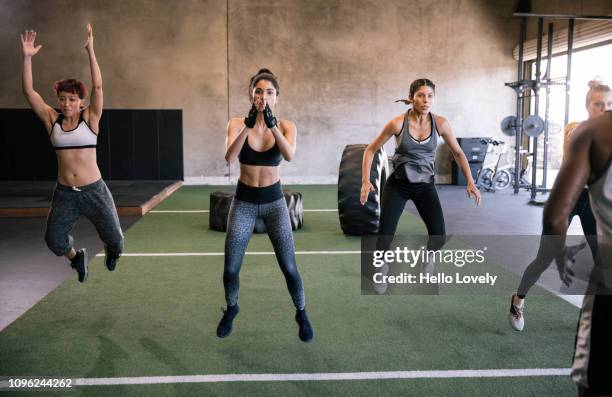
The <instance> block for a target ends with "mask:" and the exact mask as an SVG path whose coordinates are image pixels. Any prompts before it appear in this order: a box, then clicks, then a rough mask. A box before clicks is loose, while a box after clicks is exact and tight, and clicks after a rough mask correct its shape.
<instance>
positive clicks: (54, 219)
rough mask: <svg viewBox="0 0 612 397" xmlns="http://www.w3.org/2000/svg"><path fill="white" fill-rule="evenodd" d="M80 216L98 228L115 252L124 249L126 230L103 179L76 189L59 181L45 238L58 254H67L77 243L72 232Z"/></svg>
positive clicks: (48, 218) (109, 247)
mask: <svg viewBox="0 0 612 397" xmlns="http://www.w3.org/2000/svg"><path fill="white" fill-rule="evenodd" d="M81 215H84V216H85V217H86V218H87V219H89V220H90V221H91V223H93V224H94V226H95V227H96V231H97V232H98V235H99V236H100V239H101V240H102V241H103V242H104V244H106V246H107V247H108V249H110V250H111V251H113V252H114V253H116V254H121V252H122V251H123V232H122V231H121V225H120V224H119V216H118V215H117V209H116V208H115V202H114V201H113V196H112V195H111V192H110V191H109V190H108V187H107V186H106V183H104V181H103V180H102V179H99V180H98V181H96V182H94V183H91V184H89V185H85V186H79V187H77V188H73V187H70V186H65V185H62V184H60V183H58V184H57V185H56V187H55V191H54V192H53V200H52V201H51V210H50V211H49V216H48V217H47V230H46V232H45V241H46V242H47V246H48V247H49V249H50V250H51V251H53V253H54V254H55V255H57V256H62V255H66V254H67V253H68V252H69V251H70V249H71V248H72V246H73V244H74V239H73V238H72V236H71V235H70V233H71V232H72V228H73V227H74V225H75V223H76V222H77V220H78V219H79V217H80V216H81Z"/></svg>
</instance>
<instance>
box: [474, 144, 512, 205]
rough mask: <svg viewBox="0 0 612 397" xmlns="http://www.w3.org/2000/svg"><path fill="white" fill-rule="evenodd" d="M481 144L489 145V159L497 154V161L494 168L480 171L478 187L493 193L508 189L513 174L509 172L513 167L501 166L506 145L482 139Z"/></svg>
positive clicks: (484, 168) (489, 167) (487, 151)
mask: <svg viewBox="0 0 612 397" xmlns="http://www.w3.org/2000/svg"><path fill="white" fill-rule="evenodd" d="M481 143H482V144H484V145H487V150H486V153H487V157H488V156H489V154H497V159H496V161H495V163H494V164H493V165H492V166H488V167H483V168H481V169H480V170H479V171H478V175H477V178H476V187H478V188H479V189H484V190H486V191H487V192H493V193H494V192H495V191H497V190H503V189H505V188H507V187H508V186H510V183H511V182H512V174H511V173H510V170H509V169H510V168H511V166H510V165H505V166H503V167H500V166H499V163H500V162H501V158H502V156H503V155H504V154H505V153H506V150H505V149H506V143H505V142H504V141H496V140H493V139H482V140H481ZM498 147H499V149H498ZM483 164H484V161H483Z"/></svg>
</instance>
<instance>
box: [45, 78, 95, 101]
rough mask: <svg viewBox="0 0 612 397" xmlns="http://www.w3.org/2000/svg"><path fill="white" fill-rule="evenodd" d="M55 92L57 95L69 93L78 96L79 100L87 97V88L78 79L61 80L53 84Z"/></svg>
mask: <svg viewBox="0 0 612 397" xmlns="http://www.w3.org/2000/svg"><path fill="white" fill-rule="evenodd" d="M53 91H55V93H56V94H57V95H59V93H60V92H69V93H71V94H77V95H78V96H79V98H81V99H83V98H85V97H86V96H87V87H85V84H83V82H82V81H79V80H77V79H65V80H59V81H56V82H55V83H53Z"/></svg>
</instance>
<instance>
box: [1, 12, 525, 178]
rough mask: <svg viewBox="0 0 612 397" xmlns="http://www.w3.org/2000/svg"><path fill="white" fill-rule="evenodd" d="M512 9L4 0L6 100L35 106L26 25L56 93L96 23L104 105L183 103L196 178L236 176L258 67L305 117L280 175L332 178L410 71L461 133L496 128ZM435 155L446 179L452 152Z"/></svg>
mask: <svg viewBox="0 0 612 397" xmlns="http://www.w3.org/2000/svg"><path fill="white" fill-rule="evenodd" d="M513 7H514V4H513V2H508V1H506V0H494V1H488V0H449V1H434V0H385V1H376V0H338V1H332V0H311V1H304V0H228V1H225V0H178V1H176V2H169V1H164V0H130V1H125V2H116V1H112V2H111V1H102V0H81V1H78V2H75V1H72V0H70V1H68V0H23V1H14V0H0V18H1V20H2V21H3V24H2V25H0V49H1V53H2V54H3V60H4V62H2V63H1V64H0V82H1V83H2V87H3V90H2V92H0V107H26V106H27V104H26V102H25V100H24V99H23V97H22V95H21V92H20V82H19V70H20V65H21V54H20V43H19V38H18V33H19V32H20V31H21V30H23V29H26V28H33V29H36V30H37V31H38V32H39V35H38V41H39V42H40V43H41V44H43V49H42V50H41V52H40V53H39V54H38V55H37V56H36V57H35V58H34V77H35V86H36V88H37V89H38V90H39V91H40V92H41V93H42V94H43V96H44V97H45V99H46V100H47V101H49V102H53V101H54V97H53V95H52V92H51V90H50V88H49V87H50V86H51V84H52V82H53V81H55V80H57V79H59V78H63V77H68V76H75V77H77V78H81V79H84V80H85V81H87V82H88V81H89V72H88V69H87V57H86V54H85V52H84V51H83V50H82V49H81V45H82V43H83V42H84V39H85V33H84V26H85V24H86V22H87V21H92V23H93V25H94V32H95V40H96V41H95V44H96V51H97V55H98V58H99V62H100V65H101V68H102V72H103V76H104V84H105V85H104V88H105V107H106V108H180V109H183V117H184V125H183V128H184V142H185V143H184V144H185V148H184V153H185V175H186V177H188V178H189V179H190V180H196V181H197V180H200V181H213V182H224V181H227V180H228V179H227V178H226V176H227V174H228V167H227V166H226V164H225V162H224V160H223V140H224V136H225V126H226V123H227V119H228V116H235V115H243V114H245V113H246V112H247V111H248V109H249V103H248V96H247V86H248V80H249V77H250V76H251V75H252V74H253V73H254V72H256V71H257V70H258V69H259V68H260V67H268V68H270V69H271V70H272V71H273V72H275V73H276V74H277V75H278V76H279V79H280V84H281V96H280V104H279V108H278V111H277V113H278V115H279V116H280V117H283V118H287V119H290V120H293V121H294V122H295V123H296V124H297V126H298V144H299V146H298V153H297V156H296V159H295V161H294V162H292V163H283V165H282V173H283V178H284V180H285V181H307V180H309V181H327V182H333V181H335V179H336V178H337V169H338V164H339V160H340V155H341V153H342V150H343V148H344V146H345V145H346V144H350V143H366V142H368V141H370V140H371V139H373V138H374V136H375V135H376V134H377V133H378V132H379V131H380V129H381V128H382V127H383V126H384V124H385V123H386V122H387V121H388V120H389V119H390V118H392V117H393V116H394V115H396V114H399V113H401V112H403V111H405V109H406V108H405V106H404V105H401V104H396V103H394V100H395V99H398V98H403V97H406V96H407V94H408V87H409V84H410V81H412V80H413V79H415V78H419V77H428V78H430V79H432V80H433V81H434V82H435V83H436V84H437V104H436V106H435V107H434V112H436V113H439V114H441V115H443V116H445V117H446V118H448V119H449V120H450V122H451V125H452V126H453V128H454V131H455V133H456V135H457V136H500V133H499V127H498V126H499V122H500V120H501V119H502V118H503V117H504V116H506V115H508V114H512V113H513V111H514V106H515V102H514V101H515V98H514V94H513V92H512V90H510V89H508V88H506V87H504V85H503V83H504V82H506V81H511V80H514V79H515V77H516V63H515V61H514V60H513V59H512V55H511V54H512V47H513V46H514V45H515V44H516V41H517V37H518V26H519V25H518V21H517V19H516V18H513V17H512V11H513ZM228 88H229V91H228ZM387 148H388V150H389V151H392V149H393V145H392V144H389V145H388V146H387ZM440 153H441V154H440V156H439V168H440V173H441V176H442V178H441V181H446V180H448V173H449V172H450V166H449V162H448V161H447V159H448V156H449V155H448V151H445V150H444V149H442V150H441V151H440ZM236 170H237V168H236V165H234V166H233V167H232V169H231V173H232V176H235V175H236V172H237V171H236Z"/></svg>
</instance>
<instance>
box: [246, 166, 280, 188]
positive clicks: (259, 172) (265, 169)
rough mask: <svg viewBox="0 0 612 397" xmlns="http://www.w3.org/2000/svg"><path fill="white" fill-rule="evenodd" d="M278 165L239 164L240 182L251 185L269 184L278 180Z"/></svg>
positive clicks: (263, 185) (262, 185)
mask: <svg viewBox="0 0 612 397" xmlns="http://www.w3.org/2000/svg"><path fill="white" fill-rule="evenodd" d="M278 180H279V174H278V166H277V165H275V166H264V165H248V164H240V182H242V183H244V184H245V185H249V186H253V187H265V186H270V185H273V184H275V183H276V182H278Z"/></svg>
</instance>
